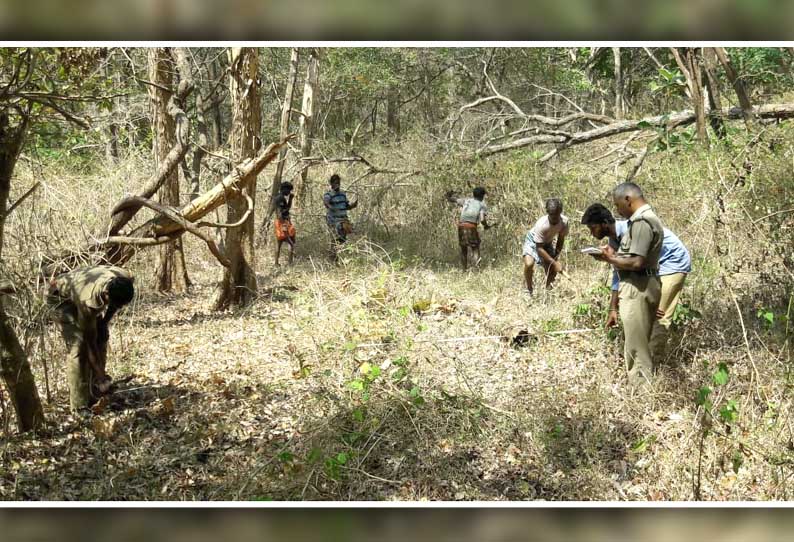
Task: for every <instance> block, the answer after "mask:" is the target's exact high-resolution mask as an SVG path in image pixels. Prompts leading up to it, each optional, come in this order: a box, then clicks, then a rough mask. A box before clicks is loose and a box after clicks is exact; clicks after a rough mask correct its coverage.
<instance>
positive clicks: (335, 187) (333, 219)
mask: <svg viewBox="0 0 794 542" xmlns="http://www.w3.org/2000/svg"><path fill="white" fill-rule="evenodd" d="M328 183H329V184H330V185H331V190H329V191H328V192H326V193H325V195H323V205H325V208H326V213H325V221H326V223H327V224H328V229H329V230H330V231H331V237H332V239H333V255H334V259H336V252H337V249H338V248H339V245H341V244H342V243H344V242H345V241H347V236H348V235H349V234H350V233H352V232H353V227H352V226H351V224H350V220H348V218H347V211H349V210H350V209H355V208H356V206H357V205H358V201H354V202H353V203H350V202H349V201H348V199H347V194H345V193H344V192H343V191H342V190H340V186H341V179H340V177H339V175H337V174H336V173H334V174H333V175H331V178H330V179H329V180H328Z"/></svg>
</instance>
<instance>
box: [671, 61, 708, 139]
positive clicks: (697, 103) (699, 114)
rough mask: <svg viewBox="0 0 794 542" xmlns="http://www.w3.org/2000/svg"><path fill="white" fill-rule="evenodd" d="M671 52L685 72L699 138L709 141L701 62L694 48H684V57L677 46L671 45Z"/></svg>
mask: <svg viewBox="0 0 794 542" xmlns="http://www.w3.org/2000/svg"><path fill="white" fill-rule="evenodd" d="M670 52H671V53H672V54H673V57H674V58H675V61H676V63H677V64H678V67H679V68H680V69H681V73H683V74H684V78H685V79H686V85H687V89H688V93H687V94H688V95H689V97H690V99H691V100H692V108H693V109H694V111H695V130H696V132H697V136H698V139H699V140H701V141H707V137H708V136H707V134H706V116H705V109H704V103H703V84H702V81H703V80H702V77H701V76H700V63H699V62H698V61H697V59H696V58H695V57H694V53H693V50H692V48H689V47H685V48H684V49H683V52H684V56H683V57H682V56H681V53H680V52H679V50H678V49H677V48H675V47H670Z"/></svg>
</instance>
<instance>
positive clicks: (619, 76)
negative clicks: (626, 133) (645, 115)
mask: <svg viewBox="0 0 794 542" xmlns="http://www.w3.org/2000/svg"><path fill="white" fill-rule="evenodd" d="M612 56H613V58H614V61H615V115H614V116H615V118H616V119H618V120H620V119H622V118H623V114H624V106H623V70H622V69H621V66H620V47H613V48H612Z"/></svg>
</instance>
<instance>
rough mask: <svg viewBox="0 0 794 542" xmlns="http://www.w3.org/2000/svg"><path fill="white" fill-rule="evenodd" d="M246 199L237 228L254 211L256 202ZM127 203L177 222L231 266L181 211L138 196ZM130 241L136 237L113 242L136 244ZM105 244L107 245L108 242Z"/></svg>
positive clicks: (173, 235) (210, 240)
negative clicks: (243, 212) (244, 209)
mask: <svg viewBox="0 0 794 542" xmlns="http://www.w3.org/2000/svg"><path fill="white" fill-rule="evenodd" d="M246 199H247V200H248V210H247V211H246V213H245V216H244V217H243V218H244V219H243V220H242V221H240V223H239V224H236V226H240V225H242V223H243V222H245V220H246V219H248V217H249V216H250V214H251V211H252V210H253V207H254V202H253V201H252V200H251V198H250V197H248V196H246ZM125 201H126V202H128V203H130V204H138V205H139V206H143V207H148V208H149V209H151V210H153V211H156V212H158V213H160V215H162V216H164V217H166V218H168V219H170V220H172V221H173V222H176V223H177V224H179V225H180V226H181V227H182V228H184V230H185V231H188V232H190V233H192V234H193V235H195V236H196V237H198V238H199V239H201V240H202V241H204V242H205V243H207V247H208V248H209V249H210V252H212V255H213V256H215V258H217V260H218V261H219V262H220V263H221V265H223V266H224V267H229V266H231V262H230V261H229V259H228V258H227V257H226V256H225V255H224V254H223V253H222V252H221V250H220V249H219V248H218V245H217V244H216V243H215V241H214V240H213V239H212V238H211V237H210V236H209V235H207V234H206V233H204V232H203V231H201V230H200V229H199V227H198V225H196V224H193V223H192V222H190V221H188V220H186V219H185V217H184V216H182V214H180V213H179V211H177V210H176V209H173V208H170V207H166V206H164V205H161V204H159V203H155V202H153V201H150V200H147V199H144V198H141V197H138V196H132V197H130V198H127V199H126V200H125ZM227 226H229V225H227ZM232 227H234V226H232ZM176 236H177V235H176V234H173V233H172V234H170V235H163V236H157V237H154V239H172V238H174V237H176ZM129 239H135V237H128V238H126V239H124V238H119V237H116V238H115V241H114V242H113V244H115V245H124V244H136V243H134V242H130V241H129ZM105 243H107V241H106V242H105ZM137 244H140V243H137ZM156 244H160V243H159V242H158V243H156Z"/></svg>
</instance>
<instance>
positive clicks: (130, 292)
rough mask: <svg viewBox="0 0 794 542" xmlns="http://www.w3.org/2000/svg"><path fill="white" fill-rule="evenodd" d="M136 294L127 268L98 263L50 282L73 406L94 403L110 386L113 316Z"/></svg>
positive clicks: (50, 294) (75, 408) (76, 407)
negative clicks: (109, 343)
mask: <svg viewBox="0 0 794 542" xmlns="http://www.w3.org/2000/svg"><path fill="white" fill-rule="evenodd" d="M134 295H135V289H134V287H133V279H132V276H131V275H130V274H129V273H128V272H127V271H126V270H124V269H121V268H119V267H111V266H102V265H98V266H93V267H84V268H80V269H76V270H74V271H71V272H69V273H64V274H62V275H59V276H58V277H56V278H55V279H54V280H53V281H52V282H51V283H50V290H49V298H48V301H49V303H50V304H51V306H53V307H54V309H55V310H56V314H57V320H58V322H59V323H60V324H61V333H62V335H63V338H64V341H66V348H67V350H68V354H67V361H66V363H67V366H66V371H67V377H68V382H69V400H70V405H71V408H72V410H75V411H76V410H79V409H81V408H85V407H88V406H91V405H92V404H93V403H94V402H96V400H97V399H98V398H99V396H100V395H103V394H105V393H107V391H108V390H109V389H110V377H108V375H107V373H106V372H105V364H106V362H107V347H108V340H109V338H110V332H109V330H108V324H109V323H110V319H111V318H113V316H114V315H115V314H116V312H117V311H118V310H119V309H120V308H122V307H123V306H124V305H126V304H128V303H129V302H130V301H132V298H133V296H134Z"/></svg>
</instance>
